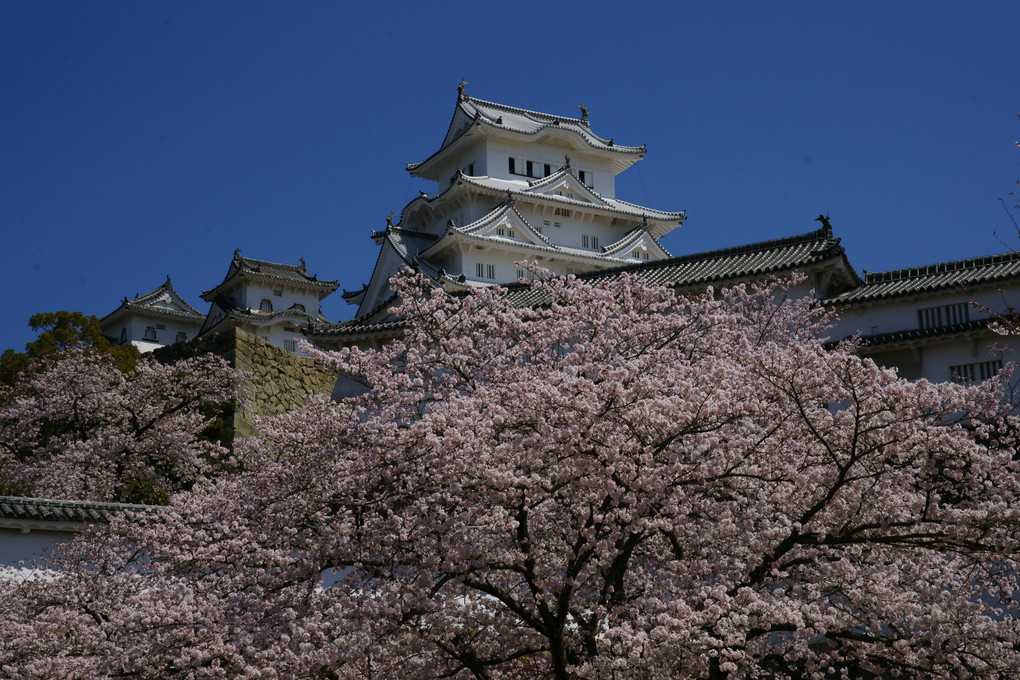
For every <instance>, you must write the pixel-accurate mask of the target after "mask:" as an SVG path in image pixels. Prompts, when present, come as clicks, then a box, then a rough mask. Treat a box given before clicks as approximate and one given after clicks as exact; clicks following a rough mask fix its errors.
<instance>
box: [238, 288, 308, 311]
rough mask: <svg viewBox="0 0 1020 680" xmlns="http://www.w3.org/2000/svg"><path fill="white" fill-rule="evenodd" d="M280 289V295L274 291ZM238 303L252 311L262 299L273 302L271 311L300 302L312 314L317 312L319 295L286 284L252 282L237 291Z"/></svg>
mask: <svg viewBox="0 0 1020 680" xmlns="http://www.w3.org/2000/svg"><path fill="white" fill-rule="evenodd" d="M276 290H280V291H281V292H282V294H281V295H276V294H275V292H274V291H276ZM239 296H240V304H241V306H242V307H246V308H248V309H251V310H253V311H256V312H257V311H259V306H260V305H261V304H262V300H269V301H270V302H272V303H273V311H274V312H281V311H283V310H285V309H290V308H291V307H292V306H293V305H294V304H302V305H304V307H305V311H306V312H308V313H309V314H312V315H313V316H314V315H315V314H318V313H319V297H318V294H316V293H309V292H306V291H304V290H301V289H298V288H294V287H292V286H288V285H286V284H282V283H281V284H263V283H252V284H248V285H247V286H245V287H244V288H243V289H242V290H241V291H240V293H239Z"/></svg>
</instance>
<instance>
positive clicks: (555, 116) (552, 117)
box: [461, 94, 598, 137]
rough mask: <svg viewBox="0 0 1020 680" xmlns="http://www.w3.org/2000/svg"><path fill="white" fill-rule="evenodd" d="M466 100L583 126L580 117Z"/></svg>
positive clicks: (468, 97)
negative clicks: (569, 121) (573, 122)
mask: <svg viewBox="0 0 1020 680" xmlns="http://www.w3.org/2000/svg"><path fill="white" fill-rule="evenodd" d="M464 100H468V101H472V102H478V103H479V104H485V105H486V106H492V107H494V108H497V109H502V110H504V111H513V112H516V113H527V114H531V115H535V116H541V117H542V118H549V119H551V120H571V121H576V122H577V124H578V125H580V124H581V118H580V117H578V118H572V117H570V116H558V115H556V114H554V113H543V112H542V111H535V110H533V109H525V108H521V107H520V106H511V105H509V104H500V103H499V102H491V101H489V100H487V99H479V98H478V97H472V96H471V95H469V94H465V95H464V97H463V99H462V100H461V101H464ZM594 136H595V137H598V135H594Z"/></svg>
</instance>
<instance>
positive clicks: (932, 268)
mask: <svg viewBox="0 0 1020 680" xmlns="http://www.w3.org/2000/svg"><path fill="white" fill-rule="evenodd" d="M1018 259H1020V252H1018V251H1011V252H1008V253H999V254H997V255H982V256H979V257H971V258H966V259H963V260H950V261H949V262H936V263H934V264H926V265H920V266H918V267H906V268H903V269H891V270H889V271H884V272H868V271H866V272H864V283H865V284H869V283H886V282H889V281H902V280H904V279H913V278H920V277H923V276H931V275H933V274H945V273H947V272H953V271H960V270H963V269H976V268H979V267H986V266H989V265H993V264H1002V263H1003V262H1013V261H1015V260H1018Z"/></svg>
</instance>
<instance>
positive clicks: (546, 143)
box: [102, 83, 1020, 381]
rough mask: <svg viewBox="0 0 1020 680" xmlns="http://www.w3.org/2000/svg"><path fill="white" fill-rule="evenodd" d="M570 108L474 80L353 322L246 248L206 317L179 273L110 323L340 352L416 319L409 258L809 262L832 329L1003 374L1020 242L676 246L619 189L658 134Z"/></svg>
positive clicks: (916, 363)
mask: <svg viewBox="0 0 1020 680" xmlns="http://www.w3.org/2000/svg"><path fill="white" fill-rule="evenodd" d="M578 108H579V115H578V116H558V115H551V114H546V113H540V112H537V111H529V110H526V109H520V108H516V107H513V106H507V105H504V104H497V103H493V102H488V101H484V100H481V99H476V98H474V97H471V96H469V95H468V94H467V93H466V92H465V90H464V84H463V83H462V84H461V86H460V87H458V88H457V98H456V102H455V105H454V110H453V115H452V117H451V120H450V124H449V126H448V128H447V130H446V134H445V135H444V137H443V139H442V141H441V143H440V144H439V148H438V149H437V150H436V151H435V152H434V153H433V154H432V155H430V156H429V157H428V158H426V159H425V160H423V161H420V162H417V163H411V164H408V165H407V171H408V172H409V173H410V174H411V175H412V176H413V177H419V178H423V179H426V180H431V181H434V182H436V184H437V188H436V190H435V191H434V192H431V193H425V192H423V193H421V194H420V195H419V196H417V197H415V198H413V199H412V200H411V201H410V202H409V203H408V204H407V205H406V206H404V208H403V209H402V211H401V213H400V217H399V218H398V219H396V220H394V217H395V215H393V214H391V216H390V218H389V219H388V220H387V224H386V228H385V229H384V230H382V231H376V232H373V233H372V234H371V236H372V239H373V241H374V242H375V244H376V245H377V247H378V257H377V260H376V264H375V268H374V271H373V273H372V277H371V279H370V280H369V281H367V282H365V283H364V284H363V285H362V286H361V287H360V288H358V289H355V290H352V291H346V290H345V291H344V292H343V298H344V299H345V300H346V301H347V302H348V303H350V304H354V305H357V307H358V310H357V313H356V314H355V316H354V318H353V319H352V320H350V321H345V322H342V323H331V322H330V321H328V320H327V319H326V318H325V317H324V316H323V315H322V314H321V312H320V310H319V302H320V301H321V299H322V298H324V297H325V296H327V295H329V294H331V293H332V292H333V291H335V290H336V289H337V282H336V281H320V280H318V278H317V277H315V276H312V275H309V274H308V272H307V271H306V269H305V266H304V263H303V262H302V263H301V264H300V265H296V266H295V265H285V264H278V263H273V262H268V261H264V260H252V259H249V258H245V257H242V256H241V255H240V253H239V252H235V253H234V258H233V260H232V261H231V263H230V266H229V268H228V272H227V275H226V276H225V278H224V280H223V282H221V283H220V284H219V285H217V286H215V287H214V288H212V289H210V290H208V291H205V292H203V293H202V296H201V297H202V299H203V300H205V301H206V302H208V303H209V304H210V310H209V312H208V314H206V315H202V314H201V313H200V312H198V311H197V310H196V309H195V308H194V307H191V306H190V305H189V304H188V303H187V302H185V301H184V300H183V298H181V296H180V295H179V294H178V293H177V292H176V291H175V290H174V289H173V287H172V285H171V284H170V280H169V277H168V279H167V282H166V283H164V284H163V286H161V287H159V288H157V289H156V290H154V291H152V292H151V293H148V294H146V295H142V296H138V297H136V298H134V299H131V300H127V299H125V300H124V302H123V303H122V304H121V306H120V307H118V308H117V309H116V310H115V311H114V312H112V313H111V314H109V315H107V316H106V317H104V318H103V319H102V326H103V330H104V333H106V334H107V335H108V336H110V337H111V338H112V339H114V340H116V341H119V342H131V343H134V344H136V345H137V346H139V348H141V349H143V350H145V349H151V348H153V347H156V346H159V345H165V344H170V343H172V342H177V341H180V340H189V339H191V338H193V337H196V336H203V335H207V334H210V333H214V332H217V331H219V330H224V329H227V328H238V329H242V330H245V331H247V332H249V333H252V334H254V335H256V336H258V337H262V338H264V339H266V340H267V341H268V342H269V343H271V344H274V345H278V346H280V347H283V348H285V349H288V350H291V351H293V350H294V349H295V345H296V343H295V340H296V337H297V334H298V333H303V334H304V336H305V337H307V338H308V339H309V340H311V341H312V342H313V343H314V344H316V345H318V346H321V347H324V348H336V347H340V346H344V345H359V346H363V347H368V346H379V345H381V344H382V343H385V342H387V341H388V340H390V339H392V338H394V337H397V336H398V335H399V334H400V333H401V329H402V321H401V320H400V319H395V318H393V317H392V316H391V315H390V314H389V312H388V311H387V310H388V309H389V308H390V307H391V306H392V305H393V302H394V296H393V293H392V291H390V288H389V279H390V277H391V276H392V275H393V274H395V273H396V272H397V271H399V270H400V269H402V268H404V267H411V268H412V269H414V270H416V271H418V272H421V273H423V274H424V275H426V276H427V277H428V278H429V279H430V280H431V281H432V283H433V285H435V286H437V287H442V288H443V289H444V290H447V291H449V292H451V293H456V292H459V291H464V290H467V289H470V288H472V287H477V286H487V285H492V284H495V283H499V284H503V285H508V286H509V287H510V289H511V292H510V294H511V295H523V294H525V292H524V291H525V290H526V289H525V288H524V287H523V286H521V285H520V283H518V282H519V280H520V279H521V278H522V277H526V276H528V272H527V271H526V270H524V269H521V268H520V267H518V265H517V264H515V263H517V262H520V261H533V262H537V263H538V264H539V265H541V266H542V267H545V268H546V269H548V270H550V271H552V272H553V273H555V274H576V275H578V276H580V277H582V278H600V277H607V276H616V275H619V274H620V273H621V272H630V273H632V274H634V275H636V276H639V277H641V278H643V279H646V280H648V281H649V282H652V283H657V284H663V285H670V286H673V287H675V288H676V289H678V290H680V291H695V290H699V289H704V288H705V287H706V286H708V285H713V286H725V285H732V284H735V283H739V282H742V281H753V280H761V279H763V278H766V277H769V276H783V275H789V274H792V273H794V272H798V273H801V274H803V275H804V276H805V277H806V278H805V280H804V282H803V283H802V284H800V286H799V287H798V289H797V291H796V292H797V293H798V294H802V295H814V296H816V297H817V298H818V299H819V300H820V301H822V302H823V303H824V304H825V305H827V306H830V307H832V308H833V309H834V310H835V311H836V312H837V313H838V314H839V321H838V323H837V325H836V327H835V328H834V329H833V331H832V339H833V340H838V339H841V338H844V337H848V336H851V335H860V336H861V337H862V339H863V347H862V352H863V353H865V354H867V355H869V356H873V357H874V358H875V359H876V360H877V361H878V362H879V363H881V364H883V365H887V366H895V367H896V368H898V369H899V372H900V375H902V376H903V377H906V378H911V379H917V378H927V379H929V380H934V381H943V380H951V379H955V380H976V379H982V378H986V377H990V376H991V375H993V374H994V373H995V371H997V370H998V368H1000V367H1001V366H1002V363H1003V360H1004V359H1005V360H1008V354H1009V352H1010V351H1011V350H1012V348H1013V345H1016V344H1017V342H1016V341H1014V340H1013V339H1012V338H1003V337H1002V336H999V335H997V334H995V333H994V332H993V331H992V330H990V329H989V324H990V323H991V322H992V321H993V320H994V319H995V318H996V316H997V315H998V314H1003V313H1006V312H1007V310H1008V309H1009V304H1010V303H1011V302H1014V301H1015V300H1014V298H1015V296H1016V293H1017V292H1018V290H1020V253H1006V254H1002V255H994V256H990V257H983V258H973V259H968V260H959V261H954V262H943V263H938V264H933V265H928V266H923V267H912V268H907V269H901V270H896V271H889V272H865V273H864V276H863V277H862V276H860V275H859V274H858V273H857V271H856V270H855V269H854V267H853V266H852V265H851V264H850V262H849V260H848V259H847V256H846V252H845V250H844V248H843V247H842V245H841V244H840V239H839V238H836V237H835V236H834V234H833V230H832V227H831V225H830V223H829V220H828V218H827V217H824V216H821V217H819V218H818V221H820V222H822V224H821V228H819V229H816V230H813V231H809V232H806V233H802V234H799V235H794V236H791V237H788V238H783V239H775V240H770V241H764V242H760V243H752V244H747V245H743V246H738V247H734V248H728V249H723V250H716V251H710V252H703V253H696V254H685V255H680V256H674V255H672V254H671V253H669V252H667V250H666V249H665V248H664V247H663V245H662V244H661V242H660V239H661V238H662V237H663V236H665V235H666V234H667V233H669V232H670V231H672V230H673V229H675V228H677V227H679V226H681V225H682V224H683V223H684V220H685V219H686V215H685V214H684V213H683V211H670V210H660V209H656V208H650V207H645V206H640V205H637V204H634V203H630V202H627V201H624V200H621V199H618V198H617V197H616V176H617V175H618V174H620V173H621V172H623V171H625V170H626V169H628V168H629V167H630V166H632V165H633V164H634V163H636V162H638V161H640V160H641V159H642V157H643V156H644V154H645V147H644V146H627V145H624V144H617V143H616V141H615V139H614V138H612V137H603V136H600V135H598V134H596V133H595V132H594V131H593V130H592V126H591V121H590V117H589V112H588V110H587V109H586V108H585V107H584V105H581V106H579V107H578Z"/></svg>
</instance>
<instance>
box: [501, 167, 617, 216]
mask: <svg viewBox="0 0 1020 680" xmlns="http://www.w3.org/2000/svg"><path fill="white" fill-rule="evenodd" d="M521 193H522V194H531V195H536V196H562V197H563V198H569V199H571V200H574V201H580V202H582V203H591V204H593V205H597V206H601V207H607V208H608V207H612V206H610V204H609V203H608V202H607V201H606V200H605V199H603V198H602V196H601V195H599V194H598V193H597V192H596V191H595V190H594V189H592V188H591V187H589V186H588V185H586V184H585V183H584V182H582V181H581V180H579V179H578V178H577V177H576V176H575V175H574V173H573V172H571V171H570V170H568V169H566V168H561V169H560V170H558V171H556V172H554V173H553V174H551V175H549V176H548V177H546V178H544V179H542V180H541V181H538V182H535V183H534V184H532V185H531V186H529V187H528V188H527V189H524V190H523V191H522V192H521Z"/></svg>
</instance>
